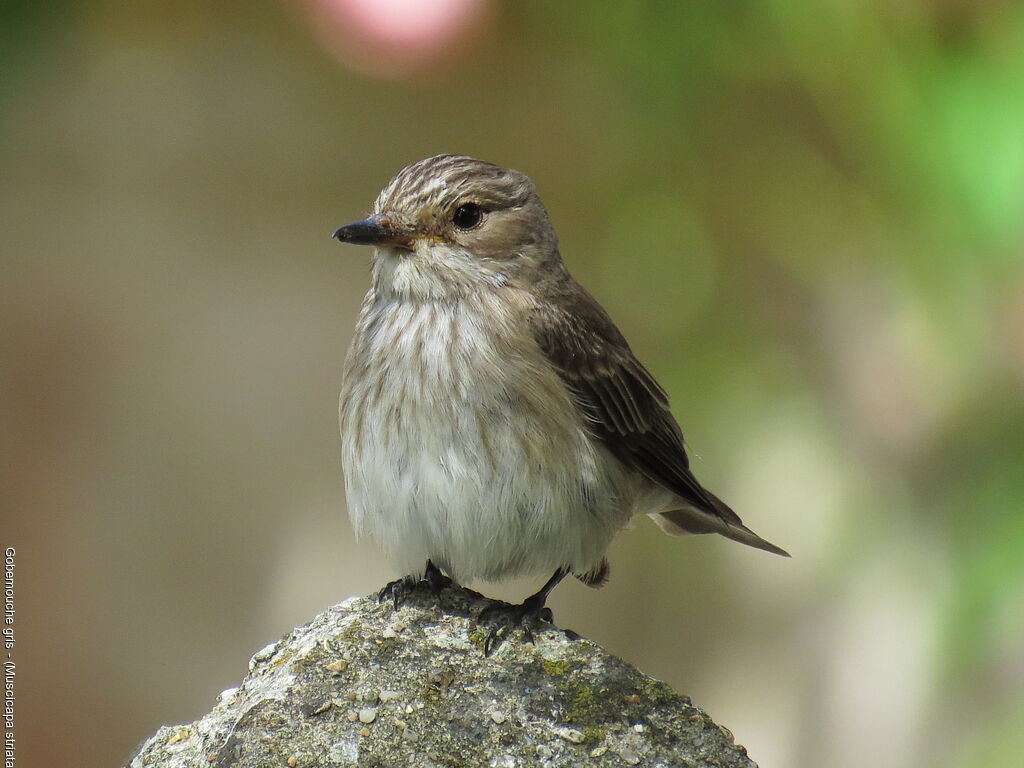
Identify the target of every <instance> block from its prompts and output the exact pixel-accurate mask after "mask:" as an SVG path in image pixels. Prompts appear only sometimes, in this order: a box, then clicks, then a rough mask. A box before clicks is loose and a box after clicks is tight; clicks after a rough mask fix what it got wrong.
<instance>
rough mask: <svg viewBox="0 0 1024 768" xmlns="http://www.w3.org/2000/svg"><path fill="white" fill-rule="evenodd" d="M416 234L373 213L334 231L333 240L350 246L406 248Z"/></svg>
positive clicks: (381, 215)
mask: <svg viewBox="0 0 1024 768" xmlns="http://www.w3.org/2000/svg"><path fill="white" fill-rule="evenodd" d="M415 236H416V232H414V231H413V230H411V229H405V228H403V227H401V226H400V225H398V224H396V223H394V222H393V221H391V219H389V218H388V217H387V216H386V215H384V214H380V213H375V214H374V215H373V216H369V217H367V218H365V219H363V220H362V221H354V222H352V223H351V224H346V225H345V226H344V227H339V228H338V229H336V230H334V234H333V235H331V237H333V238H334V239H335V240H337V241H339V242H342V243H352V245H399V246H408V245H409V244H410V243H411V242H412V240H413V238H414V237H415Z"/></svg>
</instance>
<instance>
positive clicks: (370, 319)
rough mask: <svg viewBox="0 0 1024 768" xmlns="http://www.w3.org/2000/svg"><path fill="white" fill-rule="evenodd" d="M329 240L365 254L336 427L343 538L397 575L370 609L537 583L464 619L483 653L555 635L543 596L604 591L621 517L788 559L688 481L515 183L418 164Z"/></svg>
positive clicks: (525, 183) (533, 201)
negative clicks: (417, 592)
mask: <svg viewBox="0 0 1024 768" xmlns="http://www.w3.org/2000/svg"><path fill="white" fill-rule="evenodd" d="M332 237H333V238H335V239H337V240H339V241H341V242H342V243H349V244H353V245H368V246H373V247H374V249H375V250H374V253H373V257H372V277H371V285H370V289H369V291H368V292H367V294H366V296H365V298H364V300H363V302H362V305H361V307H360V310H359V316H358V320H357V322H356V327H355V332H354V335H353V338H352V342H351V346H350V349H349V352H348V355H347V357H346V358H345V365H344V372H343V378H342V391H341V397H340V403H339V422H340V427H341V446H342V448H341V454H342V465H343V473H344V480H345V492H346V497H347V502H348V510H349V516H350V518H351V521H352V524H353V527H354V529H355V532H356V534H357V535H358V536H364V535H369V536H370V537H371V538H372V539H374V540H375V541H376V543H377V544H378V546H379V547H380V548H381V549H382V550H383V553H384V555H385V556H386V558H387V559H388V560H389V561H390V562H391V563H392V564H393V565H395V566H396V567H397V568H398V569H399V572H400V573H402V574H405V575H404V576H403V577H402V578H400V579H397V580H395V581H393V582H390V583H389V584H388V585H387V586H386V587H385V588H384V589H382V590H381V591H380V593H379V597H380V599H381V600H382V601H383V600H385V599H387V598H391V599H392V600H393V601H394V604H395V607H396V608H397V607H398V605H399V603H400V601H402V600H404V599H405V598H406V597H407V596H408V594H409V593H410V592H411V591H412V590H413V589H414V588H415V587H416V585H417V584H418V583H420V582H422V581H427V582H429V583H430V585H431V586H432V587H434V589H435V591H439V590H441V589H443V588H444V587H445V586H447V585H448V584H450V583H452V582H455V583H457V584H462V583H466V582H468V581H472V580H474V579H483V580H487V581H498V580H502V579H506V578H510V577H515V576H539V575H541V574H543V575H547V574H551V576H550V577H549V578H548V580H547V582H545V583H544V585H543V586H542V587H541V588H540V590H538V591H537V592H536V593H535V594H533V595H530V596H529V597H527V598H526V599H525V600H524V601H523V603H522V604H519V605H511V604H508V603H494V604H493V605H492V606H491V607H489V608H488V609H485V611H484V612H483V613H482V614H481V615H480V616H479V617H478V620H479V621H481V622H485V624H486V625H489V626H490V627H491V629H490V632H489V633H488V635H487V641H486V643H485V649H484V650H485V653H489V652H490V651H492V650H493V648H494V647H495V645H496V644H500V643H501V642H502V641H503V639H504V638H505V637H506V636H507V635H508V634H509V633H510V632H511V631H513V630H515V629H516V628H521V629H522V630H524V631H525V633H526V636H527V639H529V640H531V641H532V640H533V634H532V632H531V627H533V626H536V625H537V623H538V622H542V621H548V622H550V621H553V619H552V615H551V611H550V609H549V608H548V607H547V606H546V602H547V598H548V595H549V594H550V592H551V591H552V590H553V589H554V588H555V586H556V585H557V584H558V583H559V582H561V581H562V580H563V579H564V578H565V577H566V576H568V575H569V574H573V575H574V576H576V577H577V578H578V579H580V580H581V581H582V582H583V583H584V584H587V585H588V586H591V587H599V586H602V585H603V584H604V583H605V582H606V581H607V579H608V575H609V565H608V561H607V558H606V552H607V550H608V547H609V544H610V543H611V541H612V538H613V537H614V536H615V534H616V533H617V532H618V531H619V530H620V529H622V528H623V527H624V526H625V525H626V524H627V523H628V522H629V521H630V520H631V519H632V518H633V517H634V516H636V515H641V514H644V515H648V516H649V517H650V518H651V519H652V520H654V522H655V523H657V524H658V525H659V526H660V527H661V529H662V530H664V531H665V532H667V533H669V534H673V535H682V534H706V533H717V534H720V535H722V536H725V537H726V538H728V539H732V540H733V541H737V542H740V543H742V544H746V545H748V546H751V547H756V548H758V549H762V550H765V551H767V552H771V553H774V554H776V555H782V556H787V557H788V556H789V555H788V553H787V552H786V551H785V550H783V549H781V548H780V547H778V546H776V545H774V544H772V543H770V542H768V541H766V540H765V539H763V538H761V537H760V536H758V535H757V534H756V533H754V532H753V531H752V530H751V529H750V528H748V527H747V526H746V525H744V524H743V521H742V520H741V519H740V517H739V516H738V515H737V514H736V513H735V512H734V511H733V510H732V509H731V508H730V507H729V506H728V505H727V504H726V503H725V502H723V501H722V500H721V499H719V498H718V497H717V496H715V495H714V494H713V493H711V491H709V490H707V489H706V488H704V486H702V485H701V484H700V482H698V480H697V478H696V477H695V476H694V474H693V471H692V469H691V467H690V462H689V458H688V456H687V452H686V444H685V442H684V440H683V433H682V431H681V430H680V427H679V425H678V423H677V422H676V420H675V418H674V417H673V415H672V412H671V411H670V410H669V399H668V395H667V394H666V392H665V390H664V389H663V388H662V387H661V385H659V384H658V382H657V381H656V380H655V379H654V377H653V376H652V375H651V374H650V372H649V371H648V370H647V369H646V368H645V367H644V366H643V364H641V363H640V361H639V360H638V359H637V358H636V356H635V355H634V354H633V352H632V350H631V349H630V347H629V344H628V343H627V342H626V339H625V338H624V337H623V335H622V333H621V332H620V331H619V329H618V328H617V327H616V325H615V323H614V322H613V321H612V319H611V318H610V317H609V315H608V313H607V312H606V311H605V310H604V309H603V308H602V307H601V305H600V304H598V302H597V301H596V300H595V299H594V298H593V297H592V296H591V295H590V294H589V293H588V292H587V291H586V290H585V289H584V288H583V287H582V286H581V285H580V284H579V283H577V282H576V280H575V279H573V277H572V276H571V275H570V274H569V271H568V269H567V268H566V265H565V263H564V262H563V260H562V257H561V254H560V251H559V245H558V239H557V237H556V235H555V232H554V229H553V227H552V225H551V221H550V219H549V217H548V212H547V210H546V208H545V207H544V204H543V203H542V202H541V199H540V197H539V195H538V192H537V189H536V187H535V185H534V183H533V182H532V181H531V179H530V178H529V177H528V176H526V175H525V174H523V173H520V172H519V171H515V170H511V169H509V168H503V167H500V166H498V165H494V164H492V163H488V162H484V161H481V160H476V159H473V158H471V157H468V156H466V155H458V154H443V155H437V156H434V157H429V158H426V159H423V160H419V161H418V162H414V163H412V164H411V165H408V166H406V167H405V168H403V169H402V170H400V171H399V172H398V173H397V174H396V175H395V176H394V177H393V178H392V179H391V181H390V182H388V184H387V185H386V186H385V187H384V188H383V190H382V191H381V192H380V194H379V195H378V197H377V199H376V202H375V203H374V205H373V209H372V213H371V214H370V215H369V216H368V217H366V218H364V219H362V220H359V221H356V222H353V223H351V224H347V225H345V226H343V227H340V228H339V229H337V230H336V231H334V233H333V235H332ZM485 614H486V615H485Z"/></svg>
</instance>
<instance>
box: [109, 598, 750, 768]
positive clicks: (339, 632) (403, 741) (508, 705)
mask: <svg viewBox="0 0 1024 768" xmlns="http://www.w3.org/2000/svg"><path fill="white" fill-rule="evenodd" d="M486 605H488V601H487V600H486V599H485V598H483V597H481V596H480V595H478V594H476V593H475V592H470V591H468V590H464V589H458V588H448V589H445V590H444V591H443V592H442V593H441V595H440V597H435V596H434V595H433V593H432V592H431V591H430V590H429V589H428V588H427V587H425V586H424V587H422V588H418V589H417V590H416V591H415V592H413V594H412V595H411V596H410V597H409V599H408V600H407V601H406V603H405V604H404V605H403V606H402V607H401V608H399V609H398V610H397V611H395V610H394V609H393V608H392V607H391V605H390V604H389V603H388V604H384V605H378V604H377V602H376V600H374V599H372V598H351V599H349V600H346V601H345V602H343V603H341V604H340V605H336V606H334V607H332V608H330V609H328V610H326V611H324V612H323V613H321V614H320V615H319V616H317V617H316V618H315V619H313V621H311V622H310V623H309V624H306V625H305V626H303V627H299V628H298V629H295V630H294V631H292V632H291V633H289V634H288V635H286V636H285V637H283V638H282V639H281V640H279V641H278V642H277V643H275V644H273V645H272V646H268V647H267V648H265V649H263V650H262V651H260V652H259V653H257V654H256V655H255V656H254V657H253V658H252V661H251V662H250V672H249V674H248V675H247V676H246V678H245V680H243V681H242V684H241V685H240V686H239V687H238V688H231V689H228V690H227V691H225V692H224V693H223V694H221V696H220V698H219V699H218V701H217V704H216V706H214V708H213V710H212V711H211V712H210V713H209V714H208V715H206V716H205V717H203V718H202V719H201V720H198V721H196V722H194V723H192V724H191V725H186V726H180V725H177V726H168V727H164V728H161V729H160V730H158V731H157V732H156V734H155V735H154V736H152V737H151V738H150V739H148V740H147V741H146V742H144V743H143V744H142V745H141V746H140V747H139V749H138V751H137V752H136V753H135V755H133V756H132V758H131V759H130V760H129V761H128V763H127V764H126V768H199V767H200V766H202V767H203V768H218V767H220V768H227V767H228V766H231V767H232V768H256V767H257V766H261V767H262V766H275V765H280V766H285V765H288V766H293V767H294V768H306V767H307V766H309V767H311V766H325V767H326V768H333V766H351V765H355V766H367V767H369V766H388V767H389V768H399V767H400V766H428V767H435V766H436V767H437V768H441V767H442V766H445V767H448V766H451V767H452V768H454V767H455V766H472V768H480V767H482V766H510V767H515V766H533V765H538V764H541V765H545V766H551V767H552V768H554V767H556V766H598V767H599V768H600V766H623V765H640V766H652V768H653V767H654V766H690V767H692V768H700V767H703V766H708V767H710V766H715V767H716V768H733V767H734V766H735V767H737V768H739V767H741V766H742V768H751V767H753V768H756V766H755V765H754V763H753V762H752V761H751V760H750V759H749V758H748V757H747V753H746V750H744V749H743V747H741V746H738V745H736V744H734V743H733V740H732V737H731V735H730V734H729V732H728V731H727V730H725V729H724V728H721V727H720V726H718V725H716V724H715V723H714V722H712V720H711V718H709V717H708V716H707V715H706V714H705V713H704V712H703V711H702V710H700V709H699V708H697V707H695V706H694V705H693V704H691V703H690V700H689V699H688V698H687V697H685V696H682V695H680V694H677V693H675V692H674V691H672V690H671V689H670V688H669V687H668V686H667V685H665V684H664V683H661V682H659V681H657V680H654V679H652V678H650V677H648V676H646V675H644V674H643V673H641V672H639V671H637V670H636V669H635V668H633V667H632V666H630V665H629V664H627V663H626V662H624V661H622V660H621V659H619V658H617V657H615V656H612V655H610V654H609V653H607V652H606V651H605V650H603V649H602V648H601V647H600V646H598V645H596V644H595V643H592V642H590V641H589V640H585V639H579V638H576V636H575V635H572V634H571V633H564V632H562V631H561V630H559V629H557V628H555V627H553V626H551V625H544V626H543V628H538V630H537V631H536V632H535V636H536V643H535V644H530V643H528V642H527V641H526V640H525V638H524V636H523V634H522V633H513V634H512V636H511V637H509V638H507V639H506V640H505V642H503V643H502V644H501V645H500V646H498V648H497V649H496V650H495V651H494V653H493V654H492V655H491V656H490V657H485V656H484V655H483V641H484V638H485V636H486V631H485V628H480V627H477V626H476V623H475V617H476V616H477V615H478V614H479V613H480V611H481V610H482V609H483V608H484V607H485V606H486ZM353 715H354V716H353Z"/></svg>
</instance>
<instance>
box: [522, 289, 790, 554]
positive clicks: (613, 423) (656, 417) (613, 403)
mask: <svg viewBox="0 0 1024 768" xmlns="http://www.w3.org/2000/svg"><path fill="white" fill-rule="evenodd" d="M570 279H571V278H570ZM568 294H569V295H572V297H573V300H572V301H565V300H560V301H558V302H551V303H544V304H542V305H541V306H539V307H538V308H537V310H536V311H535V312H534V313H533V316H532V317H531V322H532V323H533V331H534V337H535V338H536V340H537V343H538V345H539V346H540V348H541V350H542V351H543V352H544V354H545V356H546V357H547V358H548V359H549V360H550V361H551V362H552V363H553V364H554V365H555V366H556V368H557V369H558V371H559V374H560V375H561V377H562V381H563V382H564V383H565V385H566V387H567V388H568V390H569V391H570V392H571V393H572V395H573V396H574V399H575V400H576V403H577V405H578V406H579V407H580V409H581V410H582V411H583V412H584V414H586V416H587V418H588V420H589V421H590V423H591V429H592V430H593V432H594V435H595V437H597V438H598V439H599V440H601V441H602V442H603V443H604V444H605V445H606V446H607V447H608V449H609V450H610V451H611V452H612V453H613V454H614V455H615V456H616V457H617V458H618V459H619V460H620V461H622V462H623V463H624V464H626V465H627V466H630V467H633V468H634V469H636V470H637V471H638V472H640V473H642V474H643V475H644V476H646V477H647V478H648V479H650V480H652V481H654V482H655V483H658V484H659V485H661V486H663V487H665V488H667V489H669V490H671V491H672V492H673V493H675V494H676V495H678V496H679V497H680V499H682V500H683V501H684V502H685V503H687V504H689V505H691V506H692V507H693V508H694V509H692V510H681V511H680V512H679V513H668V514H667V515H666V517H667V518H668V520H667V521H661V520H658V522H659V524H660V525H662V526H663V527H666V522H667V523H668V527H667V528H666V529H668V530H670V529H671V527H672V525H675V526H676V527H678V528H680V530H678V531H676V532H684V531H688V532H692V533H698V532H712V531H716V530H717V532H718V533H722V534H724V535H726V536H729V537H730V538H734V539H736V540H737V541H741V542H743V543H745V544H749V545H751V546H755V547H759V548H761V549H766V550H767V551H770V552H775V553H777V554H785V552H784V551H783V550H781V549H779V548H778V547H776V546H774V545H772V544H770V543H768V542H766V541H764V540H763V539H761V538H760V537H758V536H757V535H756V534H754V533H753V532H752V531H750V530H749V529H748V528H746V526H744V525H743V522H742V521H741V520H740V518H739V516H738V515H737V514H736V513H735V512H733V510H732V509H730V508H729V506H728V505H726V504H725V503H724V502H723V501H721V500H720V499H719V498H718V497H716V496H715V495H714V494H712V493H710V492H708V491H707V490H705V489H704V488H703V487H702V486H701V484H700V483H699V482H698V481H697V479H696V478H695V477H694V476H693V473H692V472H691V471H690V469H689V467H690V461H689V458H688V457H687V455H686V448H685V447H684V443H683V433H682V431H681V430H680V429H679V425H678V424H677V423H676V420H675V418H674V417H673V416H672V413H671V412H670V411H669V408H668V396H667V395H666V393H665V390H663V389H662V388H661V386H660V385H659V384H658V383H657V382H656V381H655V380H654V377H653V376H651V374H650V373H649V372H648V371H647V369H646V368H644V366H643V365H642V364H641V363H640V361H639V360H637V359H636V357H634V356H633V353H632V351H631V350H630V348H629V345H628V344H627V343H626V340H625V339H624V338H623V337H622V334H621V333H620V332H619V330H618V329H617V328H616V327H615V325H614V324H613V323H612V321H611V319H610V318H609V317H608V315H607V314H606V313H605V311H604V310H603V309H602V308H601V306H600V305H599V304H598V303H597V302H596V301H595V300H594V299H593V298H591V297H590V296H589V295H588V294H587V293H586V292H584V291H583V289H582V288H578V287H574V289H573V290H571V291H569V292H568ZM565 296H566V293H563V295H562V296H561V297H560V298H562V299H564V298H565ZM701 513H704V514H708V515H711V516H712V517H711V518H710V519H708V518H701ZM715 518H717V519H719V520H721V521H722V522H724V523H725V524H726V525H725V526H721V524H720V523H719V524H715V525H712V524H711V521H712V520H714V519H715ZM719 527H720V528H722V530H718V528H719Z"/></svg>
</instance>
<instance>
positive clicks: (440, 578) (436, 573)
mask: <svg viewBox="0 0 1024 768" xmlns="http://www.w3.org/2000/svg"><path fill="white" fill-rule="evenodd" d="M424 583H426V584H429V585H430V591H431V592H433V593H434V595H435V596H437V595H439V594H441V590H442V589H444V588H445V587H449V586H451V583H452V580H451V579H449V578H448V577H447V576H445V575H444V573H442V572H441V569H440V568H438V567H437V566H436V565H434V564H433V563H432V562H430V561H429V560H427V567H426V569H425V570H424V572H423V576H422V577H420V576H414V575H412V574H410V575H408V576H403V577H402V578H400V579H395V580H394V581H389V582H388V583H387V584H385V585H384V587H383V588H382V589H381V590H380V591H379V592H377V602H378V603H383V602H384V601H385V600H390V601H391V602H392V604H393V605H394V607H395V610H398V607H399V606H400V605H401V604H402V603H404V602H405V601H406V600H407V599H408V597H409V595H411V594H412V593H413V592H415V591H416V587H418V586H419V585H420V584H424Z"/></svg>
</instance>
